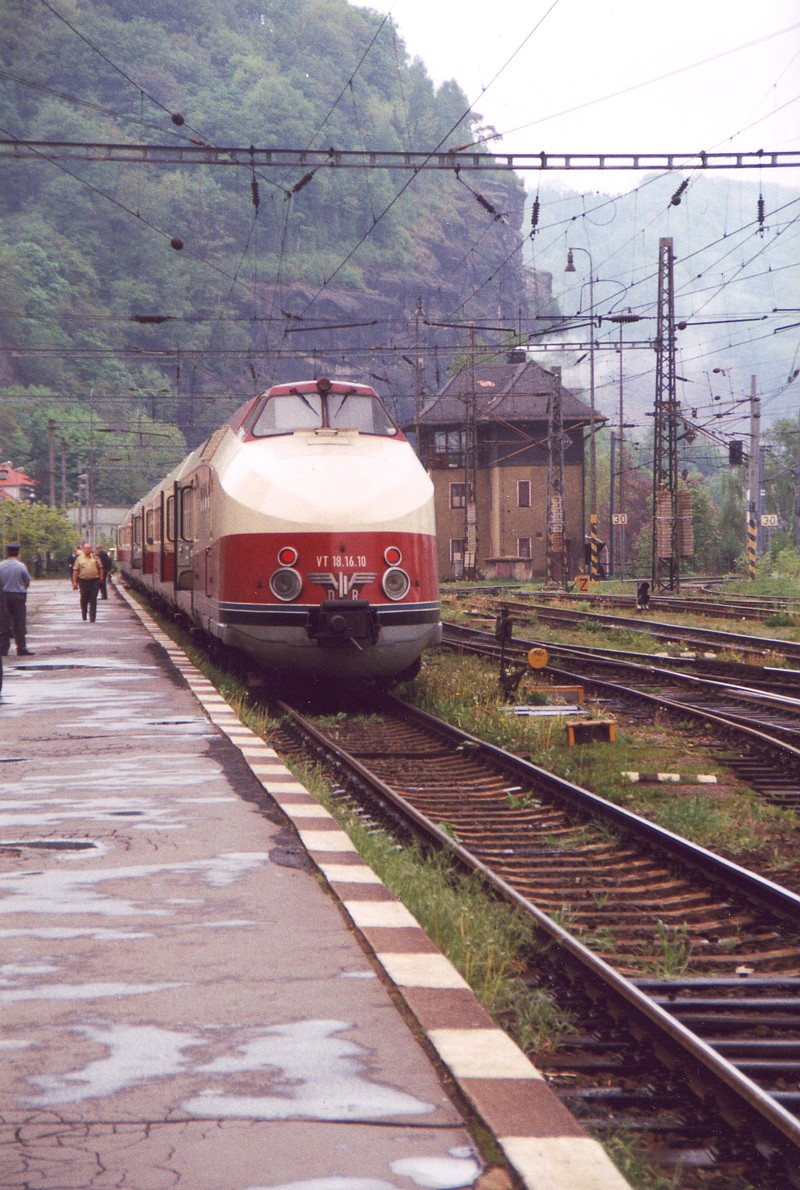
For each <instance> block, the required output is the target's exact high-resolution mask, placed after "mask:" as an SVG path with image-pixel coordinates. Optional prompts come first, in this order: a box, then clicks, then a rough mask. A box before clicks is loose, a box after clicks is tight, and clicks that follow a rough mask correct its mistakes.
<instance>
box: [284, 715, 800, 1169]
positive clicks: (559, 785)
mask: <svg viewBox="0 0 800 1190" xmlns="http://www.w3.org/2000/svg"><path fill="white" fill-rule="evenodd" d="M386 702H387V704H388V705H389V706H391V707H392V708H393V709H394V710H395V713H399V714H401V715H402V716H403V717H405V718H406V719H408V720H410V721H417V722H419V723H421V724H424V725H427V727H428V728H429V729H430V730H433V731H434V732H435V734H437V735H438V736H440V737H441V736H444V737H445V738H448V739H450V740H452V741H453V742H454V743H456V742H457V743H458V744H459V745H461V746H463V745H468V746H469V747H470V748H473V749H478V750H480V751H481V752H483V753H484V754H485V755H487V756H488V757H490V758H492V759H493V760H494V761H495V762H496V763H498V764H499V765H500V766H501V767H502V768H503V770H504V771H506V772H513V773H516V774H517V775H519V776H521V775H525V776H527V777H528V778H529V779H533V780H534V781H535V782H537V783H538V784H539V785H540V786H541V785H544V786H545V787H546V788H547V790H548V792H549V793H551V794H552V795H553V796H555V797H556V799H557V800H561V801H564V802H566V803H568V804H569V805H571V806H574V805H575V804H576V803H579V804H580V805H581V807H582V808H583V809H585V810H587V811H588V812H589V813H593V812H595V813H598V812H601V813H602V816H603V817H607V818H611V819H612V820H613V821H614V822H615V824H617V825H619V826H621V827H622V829H623V830H624V831H625V832H626V833H633V834H634V835H636V836H637V838H640V839H645V838H647V839H648V840H649V842H650V844H651V845H652V844H653V843H656V842H657V845H658V846H659V847H660V848H662V849H665V850H667V851H668V852H669V853H671V854H673V855H675V856H676V857H681V858H682V860H683V861H684V862H687V863H688V862H691V863H692V864H693V866H695V867H698V868H700V869H701V870H705V871H709V872H710V871H712V870H713V872H714V875H715V878H716V879H717V880H718V881H720V880H721V881H723V882H724V883H731V884H732V886H733V887H734V888H736V890H737V891H738V892H739V894H740V895H742V892H743V888H744V886H745V885H746V884H750V885H751V897H753V898H755V899H758V900H759V901H761V903H763V904H766V905H768V906H769V907H770V909H771V910H772V911H779V912H780V913H781V916H786V917H787V918H788V919H789V920H791V921H793V922H796V921H797V920H798V916H799V915H800V897H798V896H796V895H795V894H794V893H791V892H789V891H788V890H786V889H782V888H780V886H778V885H774V884H773V883H772V882H771V881H768V880H765V879H764V878H763V877H760V876H757V875H755V874H754V873H750V872H747V871H746V870H745V869H743V868H740V867H739V866H738V865H736V864H733V863H731V862H730V861H728V860H723V859H721V858H720V857H718V856H714V855H713V854H712V853H711V852H708V851H706V849H705V848H702V847H699V846H698V845H696V844H693V843H689V842H688V841H687V840H685V839H681V838H680V837H679V836H677V835H674V834H673V833H672V832H670V831H667V830H665V829H664V828H663V827H659V826H656V825H654V824H653V823H649V822H647V821H646V820H645V819H642V818H639V816H638V815H635V814H633V813H632V812H631V811H629V810H625V809H624V808H622V807H620V806H615V805H613V804H612V803H610V802H606V801H605V800H604V799H603V798H600V797H598V796H597V795H596V794H593V793H591V792H590V791H589V790H586V789H583V788H582V787H580V786H577V785H573V784H571V783H570V782H567V781H565V780H563V779H562V778H559V777H556V776H555V775H554V774H552V773H549V772H547V771H546V770H545V769H541V768H539V767H538V766H537V765H535V764H533V763H532V762H531V761H527V760H523V759H522V758H520V757H518V756H515V755H514V754H512V753H509V752H506V751H504V750H503V749H502V748H499V747H497V746H496V745H493V744H489V743H487V742H486V741H484V740H481V739H479V738H478V737H476V736H473V735H471V734H470V733H468V732H464V731H462V730H460V729H459V728H456V727H453V726H452V725H451V724H448V723H445V722H444V721H442V720H440V719H437V718H436V717H435V716H433V715H430V714H428V713H427V712H425V711H420V710H418V709H417V708H412V707H409V706H407V705H406V704H403V703H400V702H399V701H398V700H396V699H393V698H391V697H388V698H387V700H386ZM280 705H281V709H282V710H283V712H284V714H286V715H288V716H289V717H290V718H291V719H292V720H294V722H296V723H297V724H298V725H299V726H300V728H301V730H302V731H303V732H304V733H305V734H307V735H308V736H309V737H311V738H312V739H313V740H315V742H316V744H317V746H318V747H319V748H321V749H323V750H324V751H326V752H327V753H329V754H332V755H334V756H335V758H336V763H337V765H338V766H344V767H346V768H347V769H349V770H350V772H351V773H352V774H354V775H355V776H356V777H357V779H358V780H360V781H362V782H364V783H366V784H367V785H368V786H369V787H371V788H372V789H375V790H376V791H377V792H378V796H379V798H380V799H382V800H384V801H386V802H389V803H390V804H391V805H392V807H394V808H395V809H396V810H399V811H400V812H401V814H402V815H403V817H405V818H407V819H408V820H409V821H410V822H411V823H413V825H414V827H415V829H416V831H418V832H419V831H421V832H422V833H423V835H425V836H426V837H428V838H429V839H432V840H434V841H435V842H436V843H437V844H438V845H439V846H440V847H445V848H447V850H448V851H450V852H451V853H452V854H453V855H455V856H456V857H457V858H458V859H459V860H460V862H461V863H463V864H464V865H466V866H467V868H469V869H471V870H473V871H476V872H479V873H480V874H481V876H482V877H483V878H484V879H485V880H486V881H487V882H488V883H489V884H490V886H491V887H493V888H494V889H496V891H497V892H498V893H499V894H500V895H501V896H502V897H503V898H504V899H506V900H507V901H509V902H510V903H512V904H514V905H516V906H517V907H518V908H520V909H522V910H523V911H524V912H525V913H527V914H528V915H529V916H531V917H532V918H533V919H534V920H535V921H536V923H537V925H538V926H539V928H540V929H542V930H543V931H544V932H545V933H546V934H547V935H548V936H549V938H550V939H552V941H553V942H554V943H555V944H556V945H557V946H558V948H559V950H560V951H561V952H562V953H564V954H566V955H567V956H569V958H570V960H571V961H572V962H574V963H576V964H578V966H579V967H580V969H581V970H582V971H584V972H587V973H589V975H590V976H591V977H592V978H593V979H594V980H596V981H599V982H600V983H601V985H602V986H603V987H604V988H606V989H608V990H609V991H611V992H613V993H614V995H615V996H616V997H617V998H618V999H620V1000H621V1001H623V1002H624V1004H625V1008H626V1010H627V1013H628V1015H629V1014H630V1013H633V1014H635V1017H636V1019H637V1021H638V1022H639V1025H640V1027H643V1028H645V1029H646V1031H647V1032H648V1033H651V1032H652V1029H653V1028H655V1029H657V1030H658V1031H659V1033H660V1034H661V1035H662V1036H663V1037H666V1038H668V1039H669V1040H670V1041H671V1042H672V1043H673V1044H674V1045H676V1046H678V1047H679V1049H680V1052H681V1054H682V1055H683V1056H684V1058H688V1059H689V1062H688V1066H686V1065H683V1066H682V1067H681V1069H682V1070H683V1073H684V1074H685V1075H686V1077H687V1078H688V1079H689V1081H690V1082H691V1083H692V1084H693V1085H694V1086H695V1087H696V1088H697V1090H698V1093H699V1094H700V1095H701V1097H705V1096H706V1095H708V1094H709V1093H713V1094H714V1095H716V1096H717V1107H718V1108H719V1109H720V1111H721V1114H722V1115H723V1116H724V1118H725V1119H726V1120H727V1121H728V1123H730V1124H732V1125H734V1126H737V1125H739V1124H740V1123H741V1121H742V1116H743V1112H744V1115H745V1116H746V1117H747V1119H748V1126H749V1127H750V1128H751V1129H752V1130H753V1131H754V1133H755V1134H756V1135H757V1136H758V1137H759V1142H758V1143H759V1146H766V1148H767V1149H772V1150H774V1151H778V1152H780V1153H781V1154H782V1155H783V1157H784V1159H785V1161H786V1162H787V1176H789V1177H791V1178H792V1179H793V1181H794V1183H795V1184H796V1185H798V1186H800V1168H799V1167H798V1165H797V1158H798V1154H799V1153H800V1120H798V1118H797V1117H796V1116H793V1115H792V1114H791V1113H789V1112H788V1111H787V1110H786V1109H785V1108H784V1107H782V1106H781V1105H780V1104H779V1103H778V1102H777V1101H776V1100H775V1099H774V1098H772V1097H771V1096H770V1095H768V1094H767V1093H765V1092H764V1091H763V1090H762V1089H761V1088H760V1087H759V1086H758V1085H757V1084H756V1083H755V1082H753V1080H752V1079H750V1078H749V1077H748V1076H747V1075H744V1074H742V1073H741V1071H739V1070H737V1068H736V1067H735V1066H734V1065H732V1064H731V1063H730V1062H728V1061H727V1059H725V1058H724V1057H722V1056H721V1055H720V1054H718V1053H717V1052H716V1051H715V1050H714V1049H713V1048H712V1047H711V1046H709V1045H708V1044H707V1043H706V1042H704V1041H702V1039H701V1038H699V1037H698V1036H697V1035H696V1034H695V1033H693V1032H692V1031H691V1030H689V1029H687V1028H686V1026H684V1025H682V1024H681V1023H680V1021H678V1020H676V1019H675V1018H674V1017H673V1016H671V1015H670V1014H669V1013H668V1012H666V1011H665V1010H664V1009H663V1008H661V1007H660V1005H658V1004H657V1003H656V1002H655V1001H654V1000H652V999H651V998H650V997H649V996H647V995H646V994H644V993H643V992H642V991H640V990H639V988H637V987H636V986H635V985H634V984H633V983H631V982H630V981H629V980H628V979H626V978H625V977H624V976H623V975H621V974H620V973H619V972H618V971H615V970H614V968H613V967H611V966H610V965H609V964H608V963H606V962H605V961H604V960H603V959H602V958H600V957H599V956H598V955H597V954H596V953H594V952H593V951H591V950H590V949H589V948H587V947H585V946H584V945H583V944H582V943H580V942H579V941H577V939H575V938H573V937H572V936H571V935H570V934H569V933H568V932H567V931H566V930H564V929H563V928H562V927H561V926H559V925H558V924H557V923H556V922H554V921H553V920H552V919H551V918H550V917H548V916H547V914H545V913H543V912H542V910H540V909H539V908H537V906H536V905H534V904H533V902H531V901H529V900H528V899H527V898H526V897H524V896H523V895H522V894H521V893H519V892H517V891H516V890H515V889H514V888H513V887H512V886H511V885H509V884H508V883H507V882H506V881H504V880H503V879H501V878H500V877H499V876H497V875H496V874H495V873H494V872H493V871H492V869H491V868H490V867H489V866H488V865H486V864H485V863H484V862H483V861H481V860H480V859H478V858H477V856H475V855H473V854H472V853H471V852H470V851H469V850H468V849H467V848H465V847H464V846H463V845H462V844H461V843H460V842H458V841H457V840H455V839H453V838H452V837H451V836H450V835H449V834H447V832H445V831H444V830H442V829H441V828H440V827H438V826H437V825H436V824H435V823H433V822H431V821H430V820H429V819H428V818H427V817H426V816H425V815H423V814H422V813H421V812H420V811H419V810H417V809H416V807H414V806H413V805H411V803H410V802H409V801H408V800H407V799H406V798H404V797H403V796H402V795H401V794H399V793H398V792H397V791H396V790H394V789H393V788H392V787H391V786H390V785H388V784H386V783H385V782H384V781H382V780H381V779H380V778H379V777H377V776H376V775H375V774H373V773H372V772H371V771H370V770H369V768H368V767H367V766H365V765H364V764H363V763H362V762H361V761H359V760H358V759H357V758H356V757H354V756H352V755H351V754H350V753H349V752H347V751H346V750H345V749H343V748H342V747H341V746H339V745H337V744H335V743H334V742H332V741H331V740H330V739H329V738H328V737H327V736H326V735H325V734H324V733H323V732H321V731H319V730H318V729H317V728H316V727H314V725H313V724H311V723H309V722H308V720H307V719H306V718H305V717H304V716H302V715H300V714H299V712H297V711H296V710H295V709H293V708H292V707H290V706H288V705H287V704H280ZM709 1083H711V1084H712V1086H709Z"/></svg>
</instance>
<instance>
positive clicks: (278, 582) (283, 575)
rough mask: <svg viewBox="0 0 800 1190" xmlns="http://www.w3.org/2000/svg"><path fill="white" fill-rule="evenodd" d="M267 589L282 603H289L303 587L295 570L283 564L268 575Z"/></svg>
mask: <svg viewBox="0 0 800 1190" xmlns="http://www.w3.org/2000/svg"><path fill="white" fill-rule="evenodd" d="M269 589H270V591H271V592H272V594H273V595H274V596H275V598H276V599H280V600H281V602H282V603H291V601H292V600H293V599H296V598H297V596H298V595H299V594H300V592H301V590H302V589H303V580H302V578H301V577H300V575H299V574H298V573H297V571H296V570H292V568H291V567H290V566H283V567H282V568H281V569H280V570H276V571H275V572H274V574H272V575H271V576H270V580H269Z"/></svg>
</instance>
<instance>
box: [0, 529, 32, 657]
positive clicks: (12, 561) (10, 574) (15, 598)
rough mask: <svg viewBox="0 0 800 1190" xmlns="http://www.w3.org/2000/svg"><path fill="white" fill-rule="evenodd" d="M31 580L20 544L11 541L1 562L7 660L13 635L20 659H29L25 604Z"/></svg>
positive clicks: (2, 647) (1, 648)
mask: <svg viewBox="0 0 800 1190" xmlns="http://www.w3.org/2000/svg"><path fill="white" fill-rule="evenodd" d="M30 581H31V576H30V574H29V573H28V567H27V566H26V565H25V563H24V562H22V561H20V557H19V544H18V543H17V542H16V541H12V542H11V543H10V544H9V545H7V546H6V557H5V561H3V562H0V653H1V654H2V655H3V656H4V657H5V656H6V655H7V653H8V650H9V648H10V647H11V637H12V635H13V637H14V640H15V641H16V645H17V655H18V656H19V657H25V656H28V655H29V654H30V653H31V650H30V649H29V648H27V647H26V644H25V637H26V634H27V624H26V616H27V609H26V604H27V600H28V586H29V585H30Z"/></svg>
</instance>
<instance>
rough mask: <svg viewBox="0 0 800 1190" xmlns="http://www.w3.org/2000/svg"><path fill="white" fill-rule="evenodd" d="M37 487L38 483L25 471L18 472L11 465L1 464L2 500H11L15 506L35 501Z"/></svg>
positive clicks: (0, 493) (0, 486)
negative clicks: (27, 501)
mask: <svg viewBox="0 0 800 1190" xmlns="http://www.w3.org/2000/svg"><path fill="white" fill-rule="evenodd" d="M37 486H38V484H37V481H36V480H35V479H31V477H30V475H26V474H25V472H24V471H17V470H16V469H15V468H14V466H13V465H12V464H11V463H0V500H11V501H13V502H14V503H15V504H19V503H20V502H21V501H22V500H34V499H35V498H36V488H37Z"/></svg>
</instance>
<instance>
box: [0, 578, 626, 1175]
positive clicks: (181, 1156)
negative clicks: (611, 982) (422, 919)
mask: <svg viewBox="0 0 800 1190" xmlns="http://www.w3.org/2000/svg"><path fill="white" fill-rule="evenodd" d="M29 626H30V631H29V638H28V646H29V648H31V649H33V650H35V655H34V656H28V657H20V658H16V657H15V656H14V655H13V653H12V655H11V656H10V657H7V658H6V659H5V661H6V665H5V682H4V686H3V690H2V693H1V694H0V780H1V781H2V788H1V796H0V956H1V957H2V968H1V969H0V1003H2V1014H3V1020H4V1030H3V1034H2V1041H0V1051H1V1052H0V1060H2V1063H3V1067H4V1075H3V1077H2V1080H0V1120H1V1121H2V1125H1V1126H0V1128H1V1130H0V1137H2V1146H0V1187H3V1188H6V1187H20V1188H21V1187H25V1188H26V1190H56V1188H57V1190H68V1188H71V1187H76V1188H80V1190H86V1188H92V1190H94V1188H106V1187H123V1186H124V1187H129V1188H132V1190H167V1188H171V1187H176V1186H185V1187H188V1188H189V1190H257V1188H261V1187H264V1188H265V1187H271V1188H273V1190H279V1188H280V1190H392V1188H395V1187H397V1188H401V1187H405V1188H410V1187H417V1186H419V1187H440V1188H443V1190H447V1188H450V1187H460V1186H476V1187H478V1186H482V1187H485V1188H486V1190H489V1187H491V1188H492V1190H496V1188H502V1187H506V1186H510V1185H513V1184H514V1180H515V1179H518V1184H523V1185H525V1186H529V1187H542V1188H544V1187H547V1190H560V1188H563V1190H573V1188H574V1187H575V1186H578V1185H580V1187H581V1190H605V1188H606V1187H608V1188H612V1190H613V1188H618V1187H624V1186H625V1185H626V1183H625V1181H624V1180H623V1179H622V1178H621V1177H620V1175H619V1174H618V1173H617V1172H616V1171H615V1170H614V1168H613V1166H611V1164H610V1163H609V1162H608V1160H607V1159H606V1157H605V1155H604V1154H603V1152H602V1149H601V1148H600V1146H598V1145H597V1144H596V1143H595V1142H594V1141H591V1140H589V1139H588V1138H587V1137H586V1136H585V1134H584V1133H583V1132H582V1131H581V1129H580V1128H579V1127H578V1126H577V1124H575V1122H574V1121H573V1120H572V1118H571V1117H570V1116H569V1115H568V1114H567V1113H566V1112H565V1111H564V1109H563V1108H562V1107H561V1105H560V1104H559V1103H558V1101H557V1100H556V1099H555V1097H553V1096H552V1095H551V1094H550V1092H549V1091H548V1090H547V1088H546V1085H545V1084H544V1082H543V1080H542V1079H541V1077H540V1076H539V1074H538V1072H537V1071H536V1070H535V1068H534V1067H533V1066H531V1064H530V1063H529V1062H528V1061H527V1059H526V1058H525V1057H524V1055H523V1054H522V1053H521V1052H520V1051H519V1050H518V1049H517V1048H516V1047H515V1046H514V1045H513V1044H512V1043H511V1042H510V1041H509V1039H508V1038H507V1037H506V1035H505V1034H503V1033H502V1032H500V1031H499V1030H497V1029H496V1028H494V1026H493V1024H492V1022H491V1021H490V1019H489V1018H488V1017H487V1016H486V1014H485V1013H484V1012H483V1010H482V1009H481V1007H480V1006H479V1005H478V1003H477V1001H476V1000H475V998H474V997H473V995H472V993H471V992H470V991H469V989H468V988H467V987H466V985H465V984H464V982H463V980H462V979H461V977H460V976H459V975H458V973H457V972H456V971H455V969H454V968H453V967H452V966H451V965H450V964H449V963H448V962H447V961H446V960H445V959H444V958H443V956H442V955H441V954H440V953H439V952H438V951H437V950H436V948H435V947H434V946H433V944H432V943H431V942H430V940H429V939H428V938H427V936H426V935H425V934H424V933H423V932H422V931H421V929H420V928H419V926H418V925H417V923H416V922H415V921H414V919H413V918H412V917H411V916H410V914H408V913H407V911H406V910H405V908H404V907H403V906H402V905H400V904H399V903H398V902H397V901H396V900H395V899H394V898H393V897H392V896H391V894H390V893H389V892H388V890H387V889H386V888H385V887H384V886H383V885H382V884H381V882H380V881H379V880H378V879H377V877H376V876H375V875H374V874H373V873H372V872H371V871H370V869H368V868H367V867H366V866H365V865H364V864H363V862H362V861H361V860H360V858H359V856H358V855H357V853H356V852H355V851H354V850H353V848H352V845H351V844H350V842H349V840H348V839H347V836H346V835H344V833H343V832H342V831H341V830H340V828H339V827H338V825H337V824H336V822H335V820H334V819H333V818H331V816H330V815H328V814H327V812H326V811H325V810H324V809H323V808H321V807H320V806H319V805H318V804H317V803H316V802H315V801H314V800H313V799H312V798H311V797H310V795H309V794H308V793H307V791H306V790H305V789H304V788H303V787H302V785H299V784H298V783H297V782H296V781H295V780H294V778H293V777H292V775H291V774H290V773H289V772H288V770H287V769H286V768H285V767H284V766H283V765H282V763H281V761H280V759H279V758H278V757H277V756H276V754H275V753H274V752H273V751H272V750H271V749H270V748H268V747H267V746H266V745H265V744H264V743H263V742H262V741H261V740H259V739H258V738H257V737H256V736H254V735H253V734H252V733H251V732H249V731H248V730H247V729H246V728H245V727H244V726H243V725H242V724H241V723H240V721H239V720H238V718H237V717H236V715H235V714H234V712H233V711H232V709H231V708H230V707H229V706H228V704H227V703H226V702H225V700H224V699H223V698H222V697H221V696H220V695H219V694H218V693H217V692H216V690H215V689H214V688H213V687H212V686H211V684H210V683H208V682H207V681H206V680H205V679H204V678H203V677H202V675H200V674H199V673H198V671H197V670H196V669H195V668H194V667H193V666H192V665H191V664H190V663H189V662H188V660H187V659H186V658H185V656H184V654H183V653H182V652H181V651H180V650H179V649H177V648H175V646H173V645H172V643H171V642H170V641H169V639H168V638H167V637H166V636H165V635H163V634H162V633H160V632H159V630H158V629H157V627H156V626H155V624H154V623H153V622H152V621H151V620H150V618H149V617H148V616H146V614H144V613H142V612H141V611H140V610H139V609H138V608H137V607H136V606H135V605H133V604H132V603H131V601H129V600H128V599H127V596H124V595H123V594H120V593H118V592H117V591H114V590H112V591H111V592H110V598H109V600H108V601H107V602H101V603H100V604H99V610H98V618H97V622H96V623H95V624H91V623H83V622H82V621H81V619H80V613H79V610H78V603H77V595H76V594H74V593H73V591H72V589H71V587H70V586H69V583H68V582H67V581H66V580H64V581H46V582H40V583H35V584H33V586H32V588H31V594H30V596H29ZM398 993H399V994H400V996H402V998H403V1002H404V1004H405V1006H406V1007H403V1004H402V1003H400V1002H399V1001H398ZM412 1013H413V1015H414V1017H415V1018H416V1022H415V1021H414V1020H413V1018H412ZM451 1080H452V1081H451ZM453 1089H455V1095H454V1096H453V1095H451V1094H450V1091H451V1090H453ZM467 1105H468V1106H467ZM472 1112H475V1113H476V1114H477V1115H478V1116H479V1117H480V1119H481V1120H482V1122H483V1123H484V1124H485V1125H486V1127H488V1128H489V1130H490V1131H491V1132H492V1133H493V1134H494V1136H495V1137H496V1139H497V1142H498V1144H499V1145H500V1148H501V1149H502V1150H503V1152H504V1154H505V1157H506V1158H507V1160H508V1162H509V1164H510V1169H511V1175H510V1178H509V1174H508V1173H506V1172H504V1171H502V1170H500V1169H487V1168H486V1166H485V1164H484V1162H483V1161H482V1159H481V1157H480V1156H479V1154H478V1151H477V1149H476V1146H475V1144H474V1142H473V1140H472V1138H471V1134H470V1131H469V1128H468V1126H467V1123H466V1117H468V1116H469V1115H470V1114H471V1113H472Z"/></svg>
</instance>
